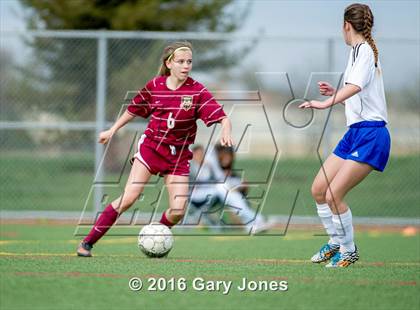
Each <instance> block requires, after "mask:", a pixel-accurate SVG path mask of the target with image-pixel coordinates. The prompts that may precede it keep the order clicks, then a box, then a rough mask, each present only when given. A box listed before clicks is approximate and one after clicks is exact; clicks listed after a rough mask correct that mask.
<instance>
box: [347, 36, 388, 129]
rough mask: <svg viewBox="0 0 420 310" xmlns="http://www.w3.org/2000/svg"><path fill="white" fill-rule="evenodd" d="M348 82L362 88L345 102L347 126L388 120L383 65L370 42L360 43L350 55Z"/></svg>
mask: <svg viewBox="0 0 420 310" xmlns="http://www.w3.org/2000/svg"><path fill="white" fill-rule="evenodd" d="M344 83H345V84H353V85H356V86H359V87H360V89H361V91H360V92H359V93H357V94H356V95H354V96H352V97H350V98H349V99H347V100H346V101H345V104H346V119H347V126H350V125H352V124H354V123H358V122H362V121H385V122H388V116H387V111H386V101H385V92H384V82H383V79H382V70H381V65H380V63H379V60H378V64H377V67H375V56H374V54H373V50H372V48H371V47H370V45H369V44H368V43H367V42H363V43H360V44H356V45H355V46H354V47H353V48H352V50H351V52H350V55H349V61H348V64H347V68H346V71H345V72H344Z"/></svg>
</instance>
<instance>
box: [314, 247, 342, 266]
mask: <svg viewBox="0 0 420 310" xmlns="http://www.w3.org/2000/svg"><path fill="white" fill-rule="evenodd" d="M339 250H340V245H339V244H330V243H327V244H325V245H323V246H322V247H321V249H320V250H319V252H317V253H316V254H315V255H314V256H312V258H311V261H312V262H313V263H322V262H325V261H327V260H329V259H330V258H331V257H333V256H334V255H335V254H336V253H338V252H339Z"/></svg>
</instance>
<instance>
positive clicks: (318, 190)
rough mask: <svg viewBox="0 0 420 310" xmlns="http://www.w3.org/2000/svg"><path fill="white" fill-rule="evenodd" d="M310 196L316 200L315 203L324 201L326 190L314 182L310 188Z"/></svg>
mask: <svg viewBox="0 0 420 310" xmlns="http://www.w3.org/2000/svg"><path fill="white" fill-rule="evenodd" d="M311 194H312V197H314V199H315V200H316V201H318V200H319V201H324V200H325V199H326V197H325V196H326V195H325V194H326V189H325V188H324V187H323V186H322V185H320V184H318V183H316V182H314V183H313V184H312V187H311Z"/></svg>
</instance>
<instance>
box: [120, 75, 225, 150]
mask: <svg viewBox="0 0 420 310" xmlns="http://www.w3.org/2000/svg"><path fill="white" fill-rule="evenodd" d="M166 79H167V76H159V77H156V78H154V79H153V80H151V81H149V82H148V83H147V84H146V86H145V87H144V88H143V89H141V90H140V91H139V92H138V94H137V95H136V96H135V97H134V98H133V99H132V101H131V104H129V106H128V108H127V111H128V112H129V113H131V114H133V115H136V116H141V117H144V118H147V117H149V116H150V117H151V118H150V121H149V125H148V126H147V129H146V130H145V132H144V133H145V134H146V135H147V136H148V137H149V138H151V139H152V140H155V141H159V142H163V143H166V144H169V145H175V146H176V145H178V146H179V145H183V144H192V143H194V140H195V135H196V132H197V124H196V121H197V119H201V120H202V121H203V122H204V123H205V124H206V126H210V125H212V124H214V123H216V122H219V121H220V120H222V119H223V118H224V117H226V114H225V113H224V111H223V108H222V106H221V105H220V104H218V103H217V101H216V100H215V99H214V97H213V96H212V94H211V93H210V92H209V91H208V90H207V89H206V88H205V87H204V86H203V85H202V84H200V83H199V82H197V81H195V80H194V79H192V78H190V77H188V79H187V80H186V81H185V82H184V84H182V86H180V87H179V88H178V89H177V90H170V89H169V88H168V87H167V86H166Z"/></svg>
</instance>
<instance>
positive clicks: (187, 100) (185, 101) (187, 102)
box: [181, 96, 193, 111]
mask: <svg viewBox="0 0 420 310" xmlns="http://www.w3.org/2000/svg"><path fill="white" fill-rule="evenodd" d="M192 104H193V97H192V96H182V97H181V108H182V109H184V110H185V111H188V110H189V109H191V107H192Z"/></svg>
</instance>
